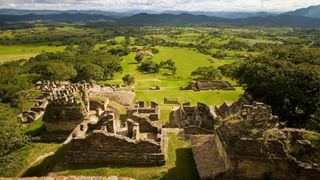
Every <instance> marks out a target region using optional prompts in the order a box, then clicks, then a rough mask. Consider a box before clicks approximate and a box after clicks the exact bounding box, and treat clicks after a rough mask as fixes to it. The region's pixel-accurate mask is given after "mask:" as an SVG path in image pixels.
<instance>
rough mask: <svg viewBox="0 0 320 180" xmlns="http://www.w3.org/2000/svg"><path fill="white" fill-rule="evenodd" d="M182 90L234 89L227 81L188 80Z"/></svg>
mask: <svg viewBox="0 0 320 180" xmlns="http://www.w3.org/2000/svg"><path fill="white" fill-rule="evenodd" d="M181 89H182V90H194V91H207V90H235V89H234V87H232V86H231V84H230V83H229V82H227V81H219V80H215V81H204V80H201V81H190V82H189V84H188V86H187V87H184V88H181Z"/></svg>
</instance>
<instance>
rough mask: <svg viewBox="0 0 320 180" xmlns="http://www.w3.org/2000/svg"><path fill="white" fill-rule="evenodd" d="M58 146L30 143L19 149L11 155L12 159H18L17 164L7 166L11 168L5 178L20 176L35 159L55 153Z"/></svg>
mask: <svg viewBox="0 0 320 180" xmlns="http://www.w3.org/2000/svg"><path fill="white" fill-rule="evenodd" d="M60 146H61V145H60V144H47V143H32V144H30V145H27V146H25V147H23V148H21V149H20V150H18V151H16V152H14V153H13V154H12V155H13V157H19V158H20V161H19V163H15V164H9V165H8V166H10V167H11V168H10V170H11V171H9V172H7V174H6V176H13V177H16V176H22V175H23V174H24V172H25V171H27V169H28V168H29V167H30V165H31V164H32V163H34V161H36V160H37V158H39V157H40V156H43V155H45V154H47V153H50V152H55V151H57V150H58V149H59V147H60Z"/></svg>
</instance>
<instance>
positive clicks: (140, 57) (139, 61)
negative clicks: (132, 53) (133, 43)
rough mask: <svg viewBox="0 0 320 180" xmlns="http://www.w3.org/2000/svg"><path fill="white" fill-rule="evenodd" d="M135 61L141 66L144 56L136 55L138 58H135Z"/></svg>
mask: <svg viewBox="0 0 320 180" xmlns="http://www.w3.org/2000/svg"><path fill="white" fill-rule="evenodd" d="M134 59H135V60H136V61H137V63H138V64H140V63H141V61H142V60H143V56H140V55H136V57H134Z"/></svg>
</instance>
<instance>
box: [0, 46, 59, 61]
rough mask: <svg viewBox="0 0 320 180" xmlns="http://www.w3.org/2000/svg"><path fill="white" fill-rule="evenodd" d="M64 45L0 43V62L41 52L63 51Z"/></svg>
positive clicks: (24, 57) (27, 57)
mask: <svg viewBox="0 0 320 180" xmlns="http://www.w3.org/2000/svg"><path fill="white" fill-rule="evenodd" d="M64 49H65V46H58V47H56V46H48V45H44V44H28V45H0V63H4V62H8V61H15V60H20V59H29V58H30V57H33V56H36V55H37V54H39V53H41V52H57V51H63V50H64Z"/></svg>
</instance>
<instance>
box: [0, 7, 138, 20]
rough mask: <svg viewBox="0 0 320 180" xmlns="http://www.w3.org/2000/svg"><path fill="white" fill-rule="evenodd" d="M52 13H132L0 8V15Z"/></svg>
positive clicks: (124, 15)
mask: <svg viewBox="0 0 320 180" xmlns="http://www.w3.org/2000/svg"><path fill="white" fill-rule="evenodd" d="M28 14H37V15H52V14H89V15H103V16H108V17H112V18H123V17H129V16H132V15H134V13H129V12H112V11H97V10H65V11H60V10H23V9H22V10H21V9H0V15H28Z"/></svg>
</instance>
